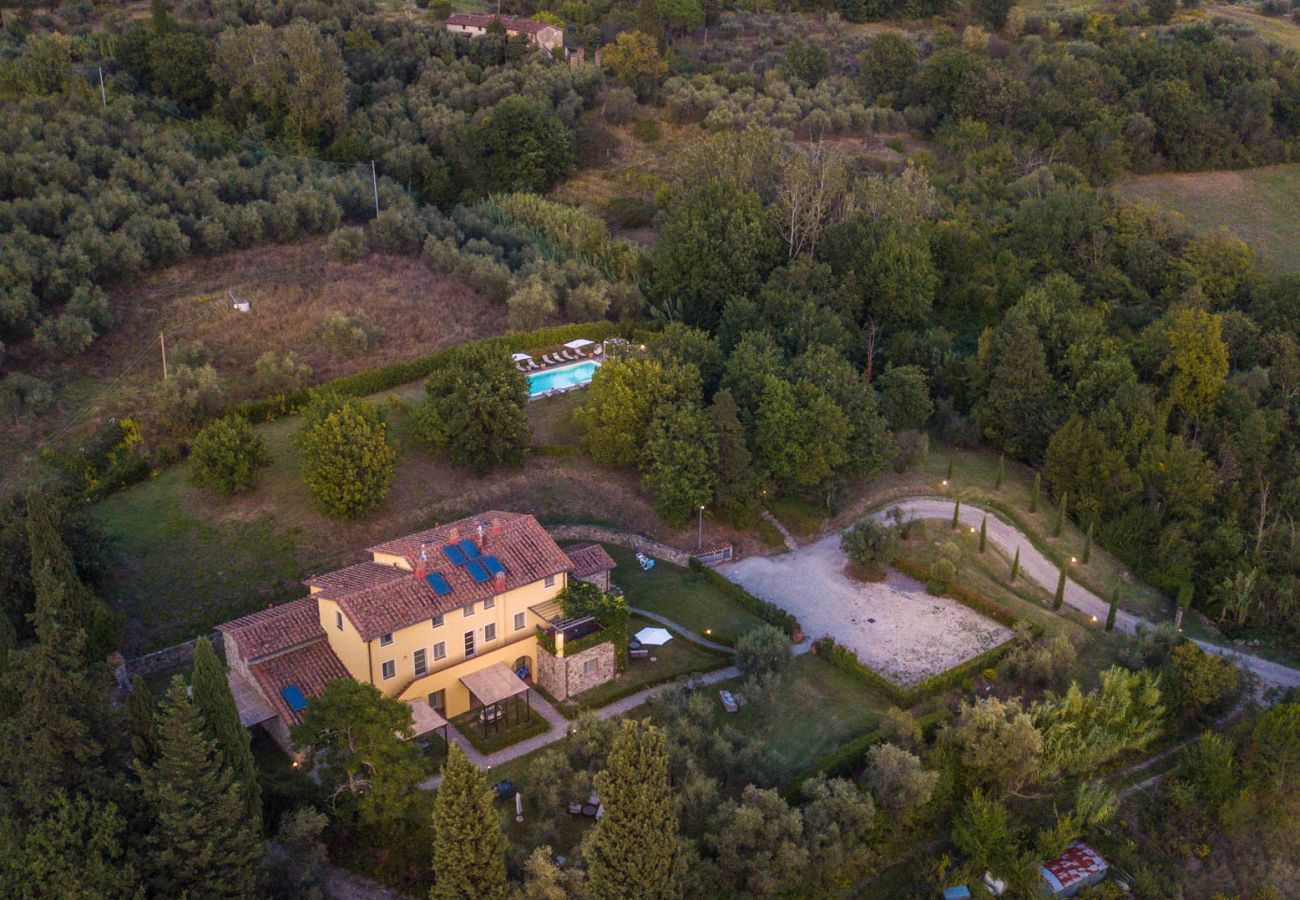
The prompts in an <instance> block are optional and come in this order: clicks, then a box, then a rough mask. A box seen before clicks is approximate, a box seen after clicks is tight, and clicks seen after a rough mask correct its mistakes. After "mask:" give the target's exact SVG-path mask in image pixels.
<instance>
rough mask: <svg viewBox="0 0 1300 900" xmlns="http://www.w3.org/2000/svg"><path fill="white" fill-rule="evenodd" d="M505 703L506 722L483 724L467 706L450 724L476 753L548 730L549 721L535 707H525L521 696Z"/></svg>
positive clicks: (476, 712) (491, 750)
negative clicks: (507, 707) (506, 708)
mask: <svg viewBox="0 0 1300 900" xmlns="http://www.w3.org/2000/svg"><path fill="white" fill-rule="evenodd" d="M507 705H508V706H510V710H509V719H510V721H509V724H506V723H500V724H498V725H496V726H493V725H487V726H484V725H482V724H481V723H480V722H479V720H478V714H479V711H478V710H477V709H471V710H470V711H469V712H466V713H461V714H460V715H459V716H457V717H456V718H454V719H452V720H451V725H452V727H453V728H455V729H456V730H457V731H459V732H460V733H461V734H463V735H464V736H465V739H466V740H467V741H469V742H470V743H471V744H473V745H474V748H475V749H476V750H478V751H479V752H480V753H495V752H496V751H498V750H500V749H501V748H503V747H509V746H510V745H511V744H517V743H519V742H520V741H522V740H526V739H528V738H530V737H533V736H534V735H538V734H541V733H542V732H544V731H547V730H549V729H550V727H551V723H549V722H547V721H546V719H544V718H543V717H542V714H541V713H539V712H538V711H537V710H535V709H530V708H529V707H528V706H526V705H525V703H524V701H523V699H522V698H521V699H518V700H511V701H508V702H507Z"/></svg>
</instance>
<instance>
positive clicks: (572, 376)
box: [528, 359, 600, 397]
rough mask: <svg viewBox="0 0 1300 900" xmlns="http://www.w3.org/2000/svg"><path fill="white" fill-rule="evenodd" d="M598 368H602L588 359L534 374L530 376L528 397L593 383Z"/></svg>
mask: <svg viewBox="0 0 1300 900" xmlns="http://www.w3.org/2000/svg"><path fill="white" fill-rule="evenodd" d="M598 368H600V363H598V362H594V361H592V360H590V359H588V360H583V361H582V362H580V363H574V364H573V365H571V366H560V367H559V368H556V369H547V370H546V371H545V372H534V373H532V374H531V375H529V376H528V396H529V397H536V396H537V395H539V394H545V393H546V392H547V391H553V390H556V389H557V388H558V389H560V390H563V389H565V388H572V387H581V386H582V385H584V384H586V383H587V382H588V381H591V376H592V375H594V374H595V373H596V370H597V369H598Z"/></svg>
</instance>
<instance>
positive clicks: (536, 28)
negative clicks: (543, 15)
mask: <svg viewBox="0 0 1300 900" xmlns="http://www.w3.org/2000/svg"><path fill="white" fill-rule="evenodd" d="M494 19H500V21H501V25H502V27H503V28H504V29H505V32H506V36H507V37H516V36H517V35H523V36H524V37H525V38H527V40H528V43H529V45H530V46H533V47H541V48H543V49H546V50H550V51H552V52H554V51H556V50H559V49H561V48H563V46H564V29H563V28H560V27H558V26H556V25H550V24H547V23H546V22H534V21H533V20H532V19H516V18H514V17H513V16H496V15H493V14H491V13H453V14H452V15H451V16H449V17H448V18H447V30H448V31H452V32H456V33H458V34H467V35H469V36H470V37H481V36H482V35H485V34H487V30H488V26H490V25H491V24H492V21H493V20H494Z"/></svg>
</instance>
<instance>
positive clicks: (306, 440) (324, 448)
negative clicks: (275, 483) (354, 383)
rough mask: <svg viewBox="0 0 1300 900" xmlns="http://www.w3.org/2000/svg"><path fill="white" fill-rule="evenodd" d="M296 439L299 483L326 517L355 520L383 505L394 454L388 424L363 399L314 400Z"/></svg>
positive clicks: (391, 473)
mask: <svg viewBox="0 0 1300 900" xmlns="http://www.w3.org/2000/svg"><path fill="white" fill-rule="evenodd" d="M314 404H315V405H319V406H320V407H321V408H320V409H319V412H318V413H316V414H313V412H312V410H310V409H309V410H308V413H307V415H306V416H304V421H303V432H302V435H301V438H300V442H301V456H302V479H303V481H304V482H306V484H307V489H308V490H309V491H310V492H311V495H312V497H313V498H314V499H315V500H316V502H317V503H318V504H319V505H320V506H321V508H322V509H324V510H325V511H326V512H327V513H329V514H330V515H334V516H341V517H344V518H355V517H357V516H360V515H362V514H363V513H367V512H369V511H370V510H372V509H374V508H375V507H377V506H379V504H381V503H383V502H384V499H385V498H386V497H387V496H388V491H389V489H390V488H391V487H392V484H393V464H394V461H395V460H396V459H397V452H396V451H395V450H394V449H393V444H392V441H391V439H390V438H389V437H388V425H387V424H386V423H385V422H384V420H383V419H382V418H381V417H380V415H379V411H378V410H377V409H375V407H374V406H373V405H372V404H370V403H367V402H365V401H364V400H356V399H350V398H349V399H326V398H318V399H317V400H316V401H314Z"/></svg>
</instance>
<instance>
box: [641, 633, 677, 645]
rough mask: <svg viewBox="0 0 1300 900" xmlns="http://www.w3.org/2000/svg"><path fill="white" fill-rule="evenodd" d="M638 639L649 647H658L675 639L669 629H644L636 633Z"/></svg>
mask: <svg viewBox="0 0 1300 900" xmlns="http://www.w3.org/2000/svg"><path fill="white" fill-rule="evenodd" d="M636 639H637V640H638V641H640V642H641V643H642V644H645V645H646V646H649V647H658V646H659V645H661V644H666V643H668V642H669V641H671V640H672V639H673V636H672V635H671V634H669V633H668V629H667V628H642V629H641V630H640V631H638V632H637V633H636Z"/></svg>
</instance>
